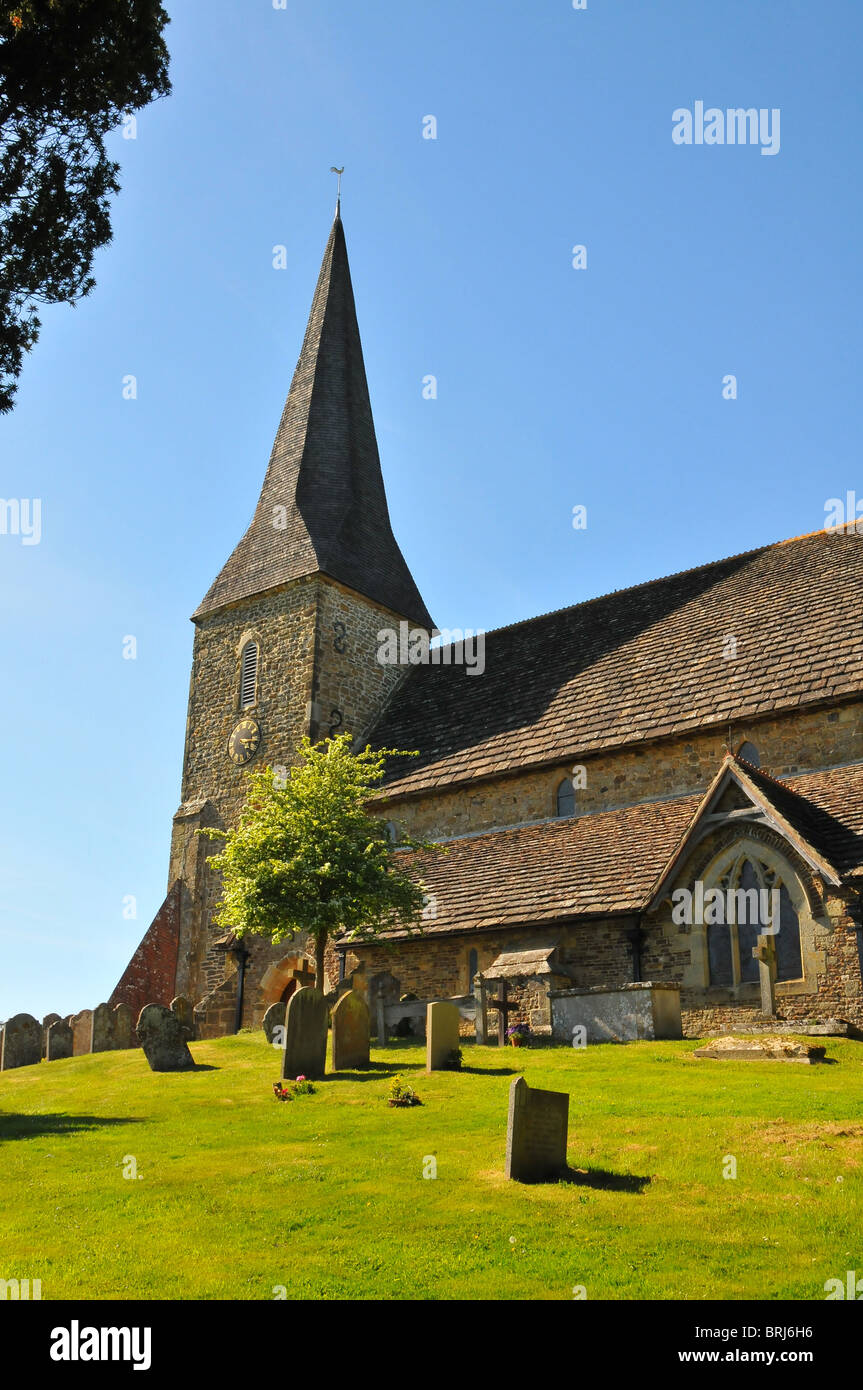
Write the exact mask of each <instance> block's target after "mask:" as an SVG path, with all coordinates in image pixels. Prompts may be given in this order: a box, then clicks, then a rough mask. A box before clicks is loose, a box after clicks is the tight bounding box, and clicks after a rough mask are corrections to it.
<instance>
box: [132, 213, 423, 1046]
mask: <svg viewBox="0 0 863 1390" xmlns="http://www.w3.org/2000/svg"><path fill="white" fill-rule="evenodd" d="M402 620H407V621H408V622H409V623H410V625H411V626H412V627H421V628H424V629H426V631H429V632H430V631H431V630H432V629H433V623H432V620H431V618H430V617H429V614H428V612H427V610H426V607H425V604H424V603H423V600H422V598H421V597H420V594H419V591H418V589H417V586H416V584H415V583H414V580H413V578H412V576H411V574H410V571H409V569H408V567H407V565H406V563H405V560H404V557H403V556H402V553H401V551H400V549H399V547H398V544H397V543H396V540H395V537H394V536H393V532H392V527H391V525H390V518H389V511H388V508H387V501H386V494H385V491H384V484H383V478H382V476H381V467H380V459H379V456H378V448H377V441H376V438H375V428H374V422H373V419H372V409H371V402H370V400H369V392H368V385H367V382H366V374H365V367H364V364H363V353H362V346H361V342H360V334H359V328H358V325H357V318H356V309H355V305H354V295H353V288H352V285H351V276H350V269H349V266H348V255H347V247H346V244H345V233H344V228H343V226H342V221H341V216H340V212H339V210H338V208H337V210H336V216H335V221H334V222H333V227H332V231H331V232H330V236H329V240H328V242H327V246H326V250H325V252H324V258H323V263H322V265H321V271H320V275H319V277H318V283H317V287H316V289H315V294H314V299H313V301H312V308H311V313H310V316H309V321H308V326H307V328H306V334H305V339H304V341H303V346H302V351H301V353H300V357H299V361H298V363H297V367H296V370H295V372H294V377H293V381H292V383H291V388H290V392H289V394H288V398H287V401H286V403H285V407H284V410H283V412H282V418H281V421H280V424H279V428H278V432H277V434H276V439H275V443H274V445H273V450H272V454H271V456H270V462H269V466H268V468H267V472H266V476H265V478H264V482H263V487H262V489H261V493H260V497H259V499H258V504H257V507H256V509H255V513H254V516H253V518H252V521H251V524H250V525H249V527H248V530H247V531H246V533H245V535H244V536H243V537H242V539H241V540H240V542H239V544H238V545H237V546H236V548H235V550H234V551H233V553H232V554H231V555H230V557H229V558H228V560H227V562H226V563H225V565H224V566H223V567H222V569H221V571H220V572H219V574H218V575H217V577H216V579H215V580H214V582H213V583H212V584H211V586H210V588H209V590H208V591H207V593H206V595H205V597H204V599H203V601H202V602H201V604H200V606H199V607H198V609H197V610H196V612H195V613H194V614H193V616H192V621H193V623H194V624H195V640H194V655H193V662H192V676H191V682H190V689H189V712H188V720H187V726H186V744H185V756H184V763H183V779H182V804H181V805H180V808H179V810H178V811H177V813H176V815H175V817H174V829H173V838H172V848H171V864H170V875H169V884H170V885H171V887H170V891H169V896H168V899H166V903H165V906H164V907H163V909H162V910H161V912H160V914H158V915H157V918H156V921H155V922H154V924H153V927H152V928H151V930H150V933H148V936H147V937H145V938H144V941H143V942H142V943H141V946H140V947H139V949H138V952H137V953H136V957H135V958H133V961H132V962H131V963H130V966H129V969H128V970H127V972H126V975H124V977H123V980H122V981H121V982H120V985H119V986H118V988H117V990H115V992H114V995H113V996H112V1001H113V1002H115V1003H116V1002H119V1001H121V1000H126V1001H127V1002H130V1003H132V1005H133V1007H135V1005H136V1004H137V1003H138V1002H139V999H140V997H141V989H142V988H143V990H144V992H145V993H147V997H146V999H143V1002H162V1003H168V1002H170V999H171V998H172V997H173V995H175V994H185V995H186V996H187V997H188V998H190V999H191V1000H192V1001H193V1002H195V1003H198V1002H199V1001H200V1000H201V999H202V998H203V997H204V996H205V995H209V994H210V993H211V991H213V990H214V989H217V987H219V986H220V985H221V984H222V983H223V982H224V980H225V976H226V970H227V971H228V972H230V969H231V967H230V966H229V965H226V951H225V949H224V946H225V943H224V936H225V932H224V928H220V927H219V926H217V925H216V924H215V923H214V922H213V921H212V915H213V909H214V908H215V905H216V903H217V902H218V898H219V884H218V880H217V876H216V875H215V874H214V873H213V872H212V870H210V869H209V868H208V866H207V864H206V859H207V857H208V856H210V855H212V854H213V853H215V852H217V847H216V846H215V845H214V844H213V842H212V841H210V840H208V839H206V838H204V837H202V836H199V835H196V834H195V832H196V831H197V830H198V829H200V828H201V827H203V826H219V827H221V828H227V827H229V826H231V825H232V824H233V823H234V822H235V820H236V818H237V815H238V813H239V810H240V808H241V806H242V804H243V801H244V798H245V793H246V779H245V776H244V774H245V773H246V772H247V771H248V770H249V769H253V768H255V767H259V766H268V765H269V766H273V767H279V766H285V767H287V766H289V765H290V764H291V762H292V760H293V758H294V754H295V750H296V748H297V744H298V742H299V740H300V738H301V737H302V735H304V734H308V735H309V736H310V737H311V738H312V739H313V740H317V739H322V738H326V737H327V736H328V735H331V734H335V733H337V732H345V731H347V732H350V733H351V734H352V735H354V737H355V738H357V739H361V738H362V736H363V734H364V733H365V731H366V730H367V729H368V728H370V726H371V725H372V724H373V723H374V721H375V720H376V718H377V717H378V715H379V714H380V713H381V711H382V710H383V708H384V706H385V705H386V703H387V701H388V699H389V697H390V696H391V694H392V692H393V690H394V689H395V687H396V686H397V685H398V684H399V682H400V681H401V680H402V679H403V678H404V676H405V674H406V670H405V668H403V667H399V666H393V665H381V664H379V663H378V661H377V651H378V646H379V642H378V636H377V634H378V632H379V631H380V630H381V629H382V628H392V627H396V628H397V627H398V623H399V622H400V621H402ZM160 921H161V925H160ZM154 932H155V936H154V935H153V933H154ZM148 939H149V941H148ZM169 942H170V945H168V946H167V955H166V944H167V943H169ZM244 944H247V945H248V944H249V938H246V940H245V943H244ZM252 944H253V950H252V956H253V961H252V963H251V964H250V966H249V970H250V972H251V973H250V978H249V987H250V989H251V990H252V992H253V991H254V989H255V985H256V980H257V981H259V980H260V978H261V976H262V974H265V973H266V966H267V964H268V961H269V963H270V964H272V961H273V960H274V959H275V956H276V955H277V954H279V953H281V954H282V955H284V952H285V948H284V946H282V947H277V948H274V947H271V946H270V945H269V943H267V946H266V950H265V949H264V945H263V943H261V942H257V943H252ZM171 955H173V957H174V960H175V966H174V969H173V971H172V970H171V969H170V957H171ZM136 961H137V963H138V965H137V972H136V971H135V969H134V967H135V965H136ZM154 961H156V962H158V964H157V965H153V964H152V962H154ZM255 962H257V967H255ZM130 972H132V975H131V976H130ZM160 973H161V976H162V977H163V978H162V979H158V978H155V977H157V976H159V974H160ZM172 974H173V980H172V983H171V992H170V993H169V994H168V997H167V998H163V997H162V996H163V995H164V994H165V993H166V990H167V979H168V978H169V977H170V976H171V975H172ZM148 991H149V992H148ZM275 997H276V998H278V997H279V996H278V994H276V996H275ZM265 1002H272V1001H265ZM256 1012H257V1011H256ZM244 1018H245V1019H246V1021H248V1012H244ZM223 1022H227V1018H225V1019H224V1020H223ZM210 1031H212V1030H210ZM221 1031H230V1029H229V1028H222V1030H221Z"/></svg>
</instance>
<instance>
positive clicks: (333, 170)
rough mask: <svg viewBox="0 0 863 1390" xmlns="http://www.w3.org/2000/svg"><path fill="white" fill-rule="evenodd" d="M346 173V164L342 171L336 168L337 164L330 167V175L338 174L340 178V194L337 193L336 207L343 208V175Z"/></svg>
mask: <svg viewBox="0 0 863 1390" xmlns="http://www.w3.org/2000/svg"><path fill="white" fill-rule="evenodd" d="M344 172H345V166H344V164H343V165H342V167H341V169H337V168H336V166H335V164H331V165H330V173H331V174H338V176H339V187H338V192H337V193H336V207H340V206H341V202H342V174H343V173H344Z"/></svg>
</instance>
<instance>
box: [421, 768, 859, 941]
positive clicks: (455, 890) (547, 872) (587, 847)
mask: <svg viewBox="0 0 863 1390" xmlns="http://www.w3.org/2000/svg"><path fill="white" fill-rule="evenodd" d="M745 771H746V772H747V774H748V775H749V776H750V777H752V780H753V781H757V785H758V787H759V790H760V791H761V792H762V794H763V795H764V796H765V798H766V799H768V800H769V801H770V802H771V804H772V805H774V806H775V807H776V809H777V810H778V811H779V813H780V815H782V816H783V817H784V818H785V819H786V820H787V821H788V822H789V823H790V824H792V825H794V827H795V828H796V829H798V830H799V833H800V834H801V835H802V837H803V838H804V839H805V840H807V841H808V843H809V844H810V845H811V846H812V847H813V848H815V849H817V850H818V851H819V852H821V853H823V854H824V856H825V858H827V859H829V860H830V862H831V863H832V864H834V865H835V867H837V868H838V869H839V870H840V872H841V873H842V874H843V875H845V876H850V877H851V878H852V879H854V878H856V876H857V875H859V874H861V873H863V763H855V764H854V765H852V766H850V767H843V768H835V769H833V770H831V771H829V772H818V773H809V774H805V775H801V776H799V777H794V778H791V779H790V780H789V781H788V782H785V783H780V782H777V781H775V780H774V779H773V778H770V777H768V776H766V775H764V774H761V773H758V772H757V771H756V770H755V769H752V768H750V767H748V766H746V767H745ZM704 801H705V795H704V793H701V792H698V793H695V794H693V795H691V796H681V797H675V798H674V799H672V800H668V801H651V802H642V803H641V804H639V805H637V806H627V807H624V808H622V809H619V810H615V811H601V812H597V813H596V814H594V815H586V816H577V817H575V818H569V819H564V820H554V821H543V822H541V823H538V824H533V825H520V826H514V827H509V828H506V829H502V830H493V831H489V832H488V833H487V834H480V835H469V836H466V837H464V838H463V839H459V840H451V841H449V842H448V843H447V844H446V846H445V849H446V851H447V852H446V853H442V852H440V851H430V850H422V851H415V852H411V853H410V854H409V856H408V863H409V867H410V872H411V874H412V875H416V876H417V877H418V878H419V879H421V881H422V883H423V885H424V887H425V890H426V892H427V893H428V894H429V895H430V897H431V898H432V899H433V911H434V915H433V916H430V917H429V918H428V919H427V920H426V922H425V923H424V933H425V934H426V935H434V934H436V933H441V932H452V931H480V930H488V929H491V928H495V927H505V926H520V925H522V924H529V923H544V922H554V921H565V920H567V919H573V918H590V917H599V916H605V915H607V914H614V913H636V912H640V911H643V910H644V909H645V908H646V907H647V905H648V903H649V901H650V899H651V897H652V895H653V892H654V890H655V888H656V887H657V884H658V882H659V880H660V878H661V876H662V874H663V871H664V870H665V868H666V866H667V865H668V863H669V862H670V860H671V859H672V857H673V856H674V854H675V852H676V851H677V850H678V849H679V847H680V845H681V842H682V841H683V839H684V837H685V836H686V833H687V831H688V830H689V828H690V827H691V826H692V824H693V821H694V819H695V817H696V814H697V812H698V811H699V809H700V808H702V806H703V804H704ZM394 935H399V933H394Z"/></svg>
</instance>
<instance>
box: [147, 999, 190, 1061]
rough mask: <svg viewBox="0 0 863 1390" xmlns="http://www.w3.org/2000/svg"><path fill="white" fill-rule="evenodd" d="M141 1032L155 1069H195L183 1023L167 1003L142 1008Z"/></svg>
mask: <svg viewBox="0 0 863 1390" xmlns="http://www.w3.org/2000/svg"><path fill="white" fill-rule="evenodd" d="M137 1033H138V1042H139V1043H140V1044H141V1046H142V1047H143V1049H144V1056H145V1057H146V1058H147V1061H148V1062H149V1064H150V1070H151V1071H191V1070H192V1068H193V1067H194V1065H195V1059H194V1057H193V1056H192V1054H191V1052H190V1051H189V1047H188V1044H187V1042H186V1034H185V1029H184V1027H183V1024H182V1023H181V1022H180V1020H179V1018H178V1017H177V1015H176V1014H175V1013H174V1012H173V1011H172V1010H171V1009H168V1008H166V1007H165V1005H164V1004H147V1005H146V1007H145V1008H143V1009H142V1010H141V1015H140V1017H139V1019H138V1028H137Z"/></svg>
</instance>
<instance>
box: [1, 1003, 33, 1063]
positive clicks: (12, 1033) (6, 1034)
mask: <svg viewBox="0 0 863 1390" xmlns="http://www.w3.org/2000/svg"><path fill="white" fill-rule="evenodd" d="M41 1061H42V1024H41V1023H40V1022H39V1020H38V1018H34V1017H33V1015H32V1014H16V1015H15V1017H14V1018H10V1019H7V1021H6V1024H5V1027H4V1028H3V1034H2V1039H0V1071H12V1069H13V1068H14V1067H32V1066H34V1065H35V1063H36V1062H41Z"/></svg>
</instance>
